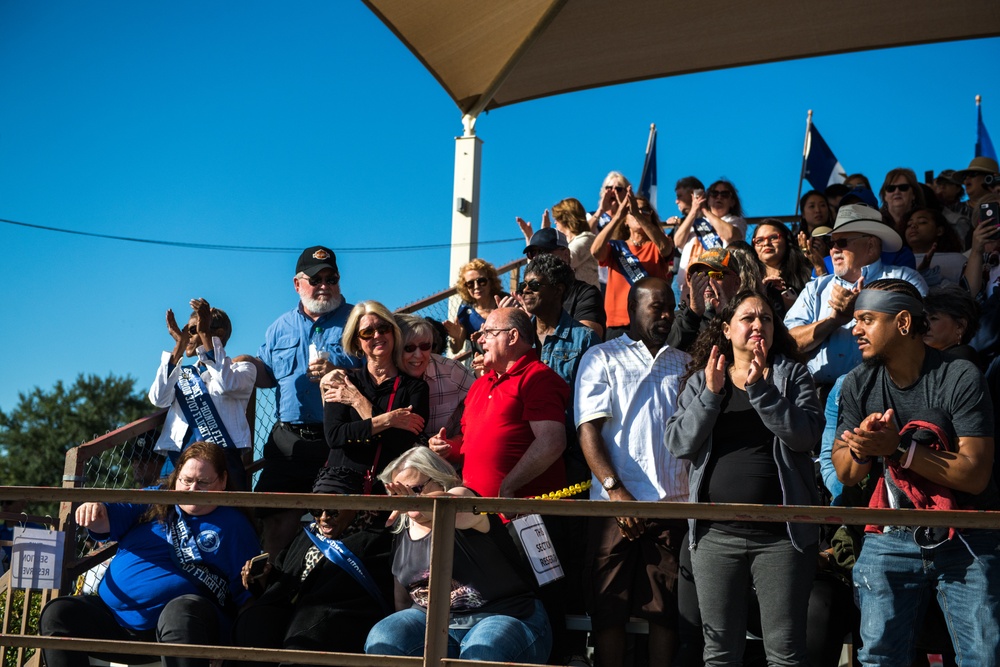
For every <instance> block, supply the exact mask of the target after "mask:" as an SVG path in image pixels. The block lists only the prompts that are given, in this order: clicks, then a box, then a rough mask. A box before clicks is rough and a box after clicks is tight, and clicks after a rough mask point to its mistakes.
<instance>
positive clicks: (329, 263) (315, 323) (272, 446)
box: [254, 246, 360, 560]
mask: <svg viewBox="0 0 1000 667" xmlns="http://www.w3.org/2000/svg"><path fill="white" fill-rule="evenodd" d="M292 282H293V283H294V285H295V291H296V292H297V293H298V295H299V304H298V305H297V306H296V307H295V308H294V309H292V310H291V311H289V312H287V313H285V314H284V315H282V316H281V317H279V318H278V319H277V320H276V321H275V322H274V324H272V325H271V326H270V327H268V329H267V334H265V338H264V344H263V345H261V346H260V350H259V351H258V352H257V358H256V359H254V363H255V364H256V366H257V386H258V387H261V388H265V389H266V388H270V387H274V388H275V392H274V400H275V404H276V405H277V421H276V422H275V424H274V428H273V429H271V435H270V436H269V437H268V439H267V443H266V444H265V445H264V461H265V463H264V468H263V470H261V473H260V478H259V479H258V480H257V485H256V487H254V491H278V492H285V493H309V492H310V491H311V489H312V484H313V480H315V478H316V473H317V471H318V470H319V469H320V468H321V467H323V465H324V464H325V463H326V458H327V456H328V455H329V453H330V449H329V447H328V446H327V444H326V439H325V438H324V436H323V400H322V397H321V394H320V389H319V380H320V378H322V377H323V376H324V375H325V374H326V373H328V372H329V371H331V370H333V369H334V368H351V367H354V366H357V365H358V364H359V363H360V362H359V360H358V359H356V358H354V357H353V356H351V355H349V354H347V353H346V352H345V351H344V348H343V346H342V344H341V340H340V338H341V336H342V335H343V333H344V324H345V323H346V322H347V316H348V315H349V314H350V312H351V309H352V308H353V307H354V306H353V304H350V303H346V302H345V301H344V298H343V296H341V294H340V271H339V270H338V269H337V257H336V255H334V254H333V251H332V250H330V249H329V248H326V247H323V246H313V247H311V248H306V249H305V250H303V251H302V254H301V255H300V256H299V261H298V263H297V264H296V265H295V277H294V278H293V279H292ZM301 514H302V513H301V512H300V511H298V510H286V509H264V508H258V509H257V516H258V517H260V518H261V520H262V523H263V535H262V544H263V547H264V551H265V552H267V553H269V554H271V558H272V560H273V559H274V558H276V557H277V555H278V554H279V553H280V552H281V550H282V549H284V548H285V547H286V546H288V544H289V543H290V542H291V541H292V539H293V538H294V536H295V534H296V532H297V531H298V523H299V521H298V519H299V517H300V515H301Z"/></svg>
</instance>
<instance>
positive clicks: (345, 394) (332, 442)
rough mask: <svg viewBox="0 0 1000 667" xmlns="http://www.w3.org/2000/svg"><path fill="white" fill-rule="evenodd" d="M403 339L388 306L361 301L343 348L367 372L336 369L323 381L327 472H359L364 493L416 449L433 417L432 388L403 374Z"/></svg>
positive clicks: (349, 322)
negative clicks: (361, 361) (398, 459)
mask: <svg viewBox="0 0 1000 667" xmlns="http://www.w3.org/2000/svg"><path fill="white" fill-rule="evenodd" d="M402 339H403V335H402V333H401V332H400V330H399V327H398V326H397V325H396V320H395V319H393V316H392V313H390V312H389V310H388V309H387V308H386V307H385V306H383V305H382V304H381V303H379V302H377V301H362V302H361V303H359V304H358V305H356V306H354V308H353V309H352V310H351V314H350V315H348V316H347V323H346V324H345V325H344V334H343V338H342V342H343V346H344V350H345V351H346V352H347V353H348V354H353V355H356V356H360V357H362V358H363V359H364V360H365V365H364V367H362V368H355V369H352V370H349V371H344V370H342V369H335V370H332V371H330V372H329V373H327V374H326V375H325V376H324V377H323V379H322V380H321V381H320V388H321V389H322V391H323V429H324V431H325V432H326V443H327V445H329V447H330V455H329V458H328V459H327V466H328V467H331V468H348V469H350V470H353V471H355V473H356V474H357V475H359V476H360V477H362V478H364V487H363V488H364V492H365V493H371V491H372V488H373V484H374V483H375V482H376V481H377V479H376V478H377V477H378V474H379V473H380V472H381V471H382V469H383V468H384V467H385V464H386V463H388V462H389V461H391V460H392V459H394V458H396V457H397V456H399V455H400V454H402V453H403V452H405V451H406V450H407V449H409V448H410V447H412V446H413V444H414V443H415V442H416V441H417V436H418V435H419V434H420V433H421V432H422V431H423V428H424V424H425V423H426V422H427V417H428V415H429V410H428V400H429V399H428V394H427V383H426V382H424V381H423V380H421V379H418V378H415V377H411V376H409V375H407V374H405V373H400V372H399V369H400V368H401V367H402V365H403V364H402V361H403V346H402V345H401V344H400V343H399V342H400V341H402ZM362 399H363V400H362Z"/></svg>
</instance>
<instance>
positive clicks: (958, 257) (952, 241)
mask: <svg viewBox="0 0 1000 667" xmlns="http://www.w3.org/2000/svg"><path fill="white" fill-rule="evenodd" d="M902 224H903V228H904V233H903V239H904V240H905V242H906V245H908V246H910V250H912V251H913V260H914V262H916V265H917V271H919V272H920V275H922V276H923V277H924V280H926V281H927V286H928V287H938V286H944V285H958V284H959V283H960V282H961V280H962V270H963V269H964V268H965V262H966V257H965V254H964V253H963V252H962V241H961V240H960V239H959V238H958V233H957V232H956V231H955V228H954V227H952V226H951V225H949V224H948V221H947V220H946V219H945V217H944V214H942V213H941V212H940V211H936V210H934V209H931V208H926V207H924V208H916V209H914V210H912V211H910V212H909V213H907V214H905V216H904V217H903V223H902Z"/></svg>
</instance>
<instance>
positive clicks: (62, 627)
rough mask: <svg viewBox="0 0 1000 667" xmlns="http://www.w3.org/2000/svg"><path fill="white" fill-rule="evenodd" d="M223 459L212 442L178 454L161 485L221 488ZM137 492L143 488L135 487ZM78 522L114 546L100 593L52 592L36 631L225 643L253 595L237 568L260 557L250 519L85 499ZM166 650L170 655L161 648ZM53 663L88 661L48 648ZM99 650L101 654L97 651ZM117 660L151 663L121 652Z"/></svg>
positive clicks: (194, 666) (177, 663) (175, 666)
mask: <svg viewBox="0 0 1000 667" xmlns="http://www.w3.org/2000/svg"><path fill="white" fill-rule="evenodd" d="M228 482H229V478H228V475H227V472H226V456H225V454H224V453H223V451H222V449H221V448H220V447H219V446H218V445H215V444H213V443H210V442H195V443H192V444H191V445H189V446H188V448H187V449H185V450H184V452H183V453H181V456H180V458H179V459H178V462H177V467H176V468H175V469H174V471H173V472H172V473H171V474H170V477H168V478H167V484H166V485H165V487H164V488H167V489H172V490H175V491H195V490H201V491H224V490H226V489H227V486H228ZM136 493H137V495H139V494H141V493H142V492H136ZM76 522H77V525H79V526H82V527H84V528H87V529H88V530H89V531H90V536H91V537H92V538H93V539H96V540H100V541H104V540H114V541H116V542H117V543H118V551H117V553H116V555H115V557H114V558H113V559H112V560H111V564H110V565H109V567H108V570H107V573H106V574H105V575H104V578H103V579H102V580H101V583H100V587H99V588H98V595H82V596H67V597H60V598H56V599H55V600H52V601H51V602H49V603H48V604H47V605H46V606H45V609H43V610H42V616H41V619H40V621H39V627H40V632H41V634H42V635H45V636H50V637H76V638H88V639H113V640H125V641H149V642H153V641H157V642H167V643H176V644H221V643H226V639H227V638H228V637H229V628H230V624H231V622H232V619H233V617H234V615H235V612H236V610H237V608H238V607H239V606H240V605H242V604H244V603H246V602H247V601H249V599H250V594H249V593H248V592H247V590H246V588H244V586H243V581H242V577H241V570H242V567H243V564H244V563H246V561H247V560H248V559H249V558H252V557H253V556H255V555H257V554H258V553H260V543H259V542H258V541H257V535H256V533H255V532H254V529H253V526H252V525H251V524H250V521H249V520H248V519H247V518H246V516H244V514H243V513H242V512H240V511H239V510H237V509H234V508H232V507H219V506H217V505H143V504H136V503H84V504H82V505H80V507H78V508H77V510H76ZM164 652H169V651H164ZM44 654H45V663H46V664H47V665H48V666H49V667H87V665H89V659H88V656H87V654H86V653H84V652H77V651H56V650H45V651H44ZM102 655H104V654H102ZM113 659H114V660H115V661H117V662H148V657H144V656H140V657H135V656H118V657H115V658H113ZM208 662H209V661H208V659H205V658H175V657H170V656H163V664H164V667H208Z"/></svg>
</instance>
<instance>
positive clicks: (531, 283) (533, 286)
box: [517, 280, 550, 294]
mask: <svg viewBox="0 0 1000 667" xmlns="http://www.w3.org/2000/svg"><path fill="white" fill-rule="evenodd" d="M549 284H550V283H540V282H538V281H537V280H526V281H525V282H523V283H521V284H520V285H518V286H517V293H518V294H524V293H525V292H531V293H536V292H538V290H539V288H541V287H547V286H548V285H549Z"/></svg>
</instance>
